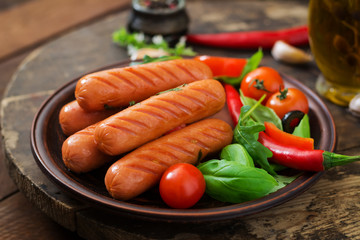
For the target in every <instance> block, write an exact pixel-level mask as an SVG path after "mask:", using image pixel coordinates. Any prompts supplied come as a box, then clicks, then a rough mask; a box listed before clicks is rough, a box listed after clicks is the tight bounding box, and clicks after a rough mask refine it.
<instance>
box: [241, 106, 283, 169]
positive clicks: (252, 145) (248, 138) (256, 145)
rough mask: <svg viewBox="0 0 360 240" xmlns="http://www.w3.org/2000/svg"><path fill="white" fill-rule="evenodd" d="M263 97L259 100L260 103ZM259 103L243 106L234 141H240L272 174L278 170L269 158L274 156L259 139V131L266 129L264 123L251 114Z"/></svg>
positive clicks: (258, 162)
mask: <svg viewBox="0 0 360 240" xmlns="http://www.w3.org/2000/svg"><path fill="white" fill-rule="evenodd" d="M260 102H261V99H260V100H259V103H260ZM257 106H258V105H254V106H253V107H250V106H243V107H242V108H241V114H240V118H239V122H238V124H237V125H236V127H235V129H234V141H235V142H236V143H240V144H241V145H243V146H244V147H245V149H246V150H247V151H248V153H249V154H250V156H251V157H252V159H253V160H254V161H255V162H256V163H257V164H258V165H260V166H261V167H262V168H263V169H265V170H266V171H267V172H269V173H270V174H272V175H276V172H275V171H274V170H273V169H272V167H271V166H270V164H269V162H268V158H270V157H272V152H271V151H270V150H269V149H268V148H266V147H265V146H264V145H262V144H261V143H260V142H258V141H257V138H258V133H259V132H261V131H264V130H265V126H264V125H263V124H262V123H258V122H255V121H254V120H253V119H251V118H250V115H251V113H252V111H254V109H256V107H257Z"/></svg>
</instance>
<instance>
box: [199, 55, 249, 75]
mask: <svg viewBox="0 0 360 240" xmlns="http://www.w3.org/2000/svg"><path fill="white" fill-rule="evenodd" d="M194 60H196V61H200V62H203V63H205V64H206V65H208V66H209V68H210V69H211V71H212V72H213V75H214V77H219V76H227V77H239V76H240V75H241V73H242V71H243V69H244V67H245V65H246V63H247V59H245V58H231V57H217V56H207V55H201V56H196V57H194Z"/></svg>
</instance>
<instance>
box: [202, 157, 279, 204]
mask: <svg viewBox="0 0 360 240" xmlns="http://www.w3.org/2000/svg"><path fill="white" fill-rule="evenodd" d="M198 169H199V170H200V171H201V172H202V174H203V175H204V178H205V181H206V190H205V191H206V193H207V194H208V195H209V196H211V197H212V198H214V199H217V200H219V201H222V202H230V203H241V202H246V201H250V200H254V199H258V198H260V197H263V196H265V195H267V194H269V193H270V191H271V190H272V189H274V187H275V186H276V185H277V184H278V183H277V182H276V180H275V178H274V177H273V176H271V175H270V174H268V173H267V172H266V171H265V170H263V169H260V168H254V167H246V166H244V165H242V164H240V163H238V162H235V161H226V160H210V161H207V162H205V163H202V164H200V165H199V166H198Z"/></svg>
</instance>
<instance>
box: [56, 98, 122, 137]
mask: <svg viewBox="0 0 360 240" xmlns="http://www.w3.org/2000/svg"><path fill="white" fill-rule="evenodd" d="M119 111H120V108H115V109H112V108H111V109H108V110H103V111H91V112H88V111H85V110H84V109H83V108H81V107H80V106H79V104H78V102H77V101H76V100H74V101H72V102H69V103H68V104H65V105H64V106H63V107H62V108H61V110H60V113H59V122H60V126H61V129H62V131H63V133H64V134H65V135H66V136H70V135H71V134H74V133H76V132H77V131H80V130H82V129H84V128H86V127H88V126H90V125H92V124H95V123H97V122H99V121H101V120H104V119H105V118H107V117H109V116H111V115H113V114H115V113H117V112H119Z"/></svg>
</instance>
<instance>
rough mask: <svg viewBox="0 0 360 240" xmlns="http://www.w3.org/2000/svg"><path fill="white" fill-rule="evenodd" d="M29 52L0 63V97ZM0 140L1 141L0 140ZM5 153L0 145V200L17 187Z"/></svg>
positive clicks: (0, 97)
mask: <svg viewBox="0 0 360 240" xmlns="http://www.w3.org/2000/svg"><path fill="white" fill-rule="evenodd" d="M28 53H29V52H26V53H24V54H21V55H19V56H17V57H14V58H11V59H9V60H7V61H6V62H3V63H0V72H1V74H0V99H2V97H3V94H4V92H5V88H6V86H7V83H8V82H9V81H10V78H11V76H12V75H13V74H14V72H15V71H16V69H17V67H18V65H19V64H20V62H21V61H22V60H23V59H24V58H25V56H26V55H27V54H28ZM0 117H1V113H0ZM0 142H1V141H0ZM4 158H5V155H4V152H3V146H2V144H1V145H0V183H1V188H0V200H1V199H3V198H5V197H6V196H8V195H9V194H11V193H14V192H15V191H16V190H17V188H16V186H15V184H14V183H13V181H12V179H11V178H10V177H9V174H8V171H7V168H6V165H5V159H4Z"/></svg>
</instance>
